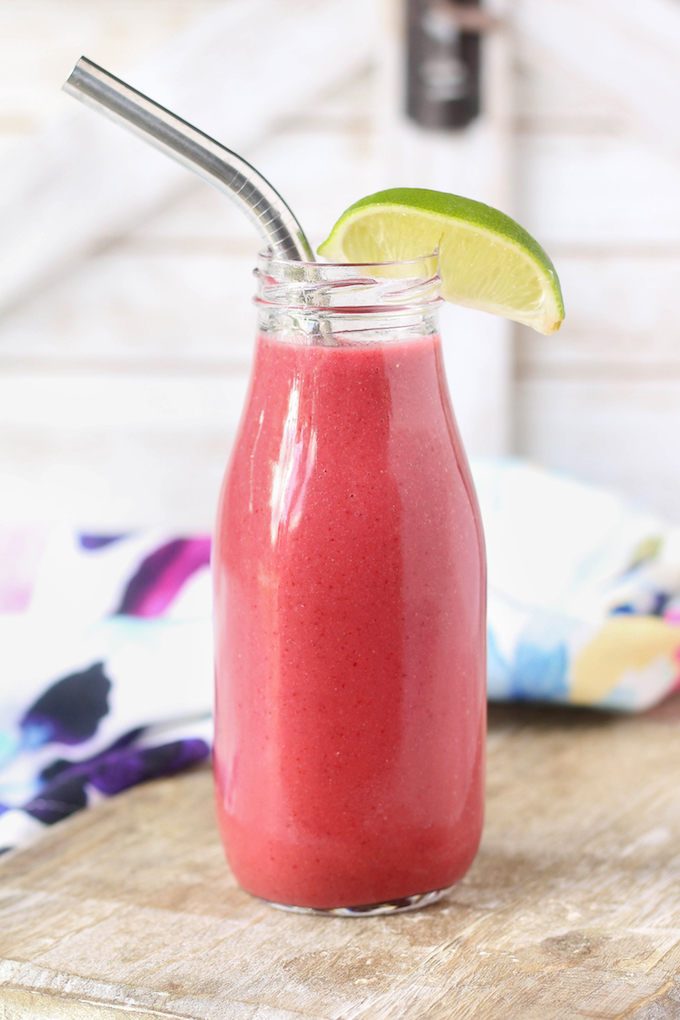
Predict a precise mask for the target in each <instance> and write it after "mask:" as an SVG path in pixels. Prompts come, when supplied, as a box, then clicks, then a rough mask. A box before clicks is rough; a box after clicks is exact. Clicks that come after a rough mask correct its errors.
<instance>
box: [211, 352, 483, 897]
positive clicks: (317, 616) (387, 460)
mask: <svg viewBox="0 0 680 1020" xmlns="http://www.w3.org/2000/svg"><path fill="white" fill-rule="evenodd" d="M214 572H215V600H216V605H215V623H216V685H217V715H216V738H215V775H216V781H217V814H218V821H219V826H220V831H221V834H222V838H223V841H224V845H225V849H226V852H227V857H228V859H229V863H230V865H231V867H232V869H233V871H234V874H235V876H236V878H237V879H238V881H239V882H240V883H241V885H242V886H243V887H244V888H245V889H246V890H248V891H249V892H251V893H254V894H255V895H256V896H260V897H263V898H264V899H267V900H271V901H274V902H276V903H282V904H292V905H296V906H308V907H317V908H329V907H338V906H359V905H364V904H370V903H379V902H383V901H386V900H392V899H397V898H402V897H407V896H411V895H415V894H418V893H425V892H428V891H431V890H435V889H442V888H445V887H447V886H449V885H451V884H452V883H454V882H456V881H457V880H458V879H459V878H460V877H461V876H462V875H463V874H464V873H465V871H466V870H467V868H468V867H469V865H470V863H471V861H472V859H473V857H474V854H475V852H476V850H477V845H478V842H479V838H480V832H481V826H482V782H483V758H484V751H483V748H484V743H483V741H484V726H485V576H484V551H483V539H482V532H481V524H480V519H479V511H478V509H477V503H476V499H475V496H474V491H473V487H472V482H471V479H470V474H469V470H468V466H467V462H466V458H465V454H464V452H463V449H462V446H461V441H460V438H459V435H458V431H457V429H456V425H455V422H454V418H453V413H452V410H451V403H450V400H449V395H448V389H447V385H446V381H445V377H444V369H443V363H442V355H441V343H440V339H439V337H438V336H426V337H421V338H416V339H409V340H404V341H396V342H390V343H386V344H357V345H352V346H337V347H332V346H313V345H309V344H305V343H302V342H301V343H289V342H284V341H281V340H275V339H271V338H267V337H265V336H261V337H260V338H259V340H258V346H257V351H256V355H255V367H254V374H253V378H252V382H251V389H250V394H249V398H248V401H247V405H246V409H245V411H244V416H243V420H242V423H241V429H240V433H239V437H238V440H237V443H236V446H235V450H234V453H233V456H232V461H231V464H230V467H229V469H228V471H227V475H226V478H225V481H224V485H223V489H222V494H221V498H220V506H219V511H218V518H217V530H216V541H215V551H214Z"/></svg>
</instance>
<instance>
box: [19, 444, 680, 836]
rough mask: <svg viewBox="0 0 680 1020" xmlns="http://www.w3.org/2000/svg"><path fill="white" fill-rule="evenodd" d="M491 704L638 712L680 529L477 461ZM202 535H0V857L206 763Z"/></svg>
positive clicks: (660, 684)
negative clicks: (138, 787)
mask: <svg viewBox="0 0 680 1020" xmlns="http://www.w3.org/2000/svg"><path fill="white" fill-rule="evenodd" d="M473 472H474V475H475V482H476V485H477V490H478V493H479V497H480V503H481V506H482V516H483V518H484V526H485V531H486V539H487V547H488V559H489V632H488V635H489V638H488V640H489V671H488V674H489V697H490V698H492V699H497V700H511V699H515V700H517V699H519V700H527V699H533V700H540V701H553V702H558V703H563V704H566V703H571V704H582V705H593V706H597V707H600V708H608V709H619V710H629V711H636V710H641V709H645V708H647V707H649V706H651V705H652V704H654V703H655V702H657V701H659V700H660V699H661V698H663V697H665V696H667V695H668V694H670V693H671V692H672V691H674V690H676V689H678V685H679V683H678V682H679V677H680V528H673V527H670V526H669V525H668V524H665V523H664V522H663V521H660V520H659V519H657V518H655V517H654V516H653V515H651V514H647V513H644V512H642V511H638V510H635V509H633V508H631V507H630V506H629V505H627V504H626V503H625V502H624V501H623V500H621V499H619V498H618V497H617V496H615V495H614V494H612V493H611V492H608V491H605V490H602V489H598V488H596V487H594V486H588V485H583V484H580V483H577V482H574V481H572V480H570V479H567V478H563V477H560V476H558V475H555V474H551V473H548V472H546V471H543V470H540V469H539V468H537V467H534V466H531V465H529V464H526V463H524V462H522V461H514V460H501V461H498V460H495V461H480V462H477V463H475V464H473ZM209 555H210V540H209V538H208V537H207V536H194V537H184V538H182V537H177V536H170V535H166V534H162V533H159V532H152V531H145V532H137V533H130V534H124V535H102V534H82V533H78V532H75V531H74V530H73V529H72V528H70V527H66V526H64V525H50V524H33V525H23V526H12V527H8V526H4V527H3V526H0V850H2V849H9V848H11V847H13V846H16V845H18V844H20V843H23V842H25V841H26V840H28V839H30V838H32V837H33V836H34V835H36V834H37V833H40V832H42V831H43V830H44V828H45V827H46V826H48V825H51V824H53V823H54V822H56V821H59V820H60V819H62V818H65V817H67V816H68V815H70V814H72V813H73V812H75V811H77V810H79V809H80V808H82V807H85V806H86V805H87V804H91V803H93V802H95V801H97V800H98V799H100V798H101V797H106V796H110V795H111V794H114V793H118V792H119V791H121V790H124V789H126V788H127V787H129V786H132V785H134V784H135V783H139V782H142V781H144V780H146V779H150V778H153V777H156V776H163V775H169V774H171V773H173V772H177V771H178V770H180V769H182V768H185V767H187V766H189V765H192V764H195V763H197V762H200V761H203V760H204V759H206V758H207V757H208V755H209V753H210V745H211V739H212V723H211V707H212V676H213V668H212V635H211V624H210V609H211V594H210V578H209V570H208V563H209Z"/></svg>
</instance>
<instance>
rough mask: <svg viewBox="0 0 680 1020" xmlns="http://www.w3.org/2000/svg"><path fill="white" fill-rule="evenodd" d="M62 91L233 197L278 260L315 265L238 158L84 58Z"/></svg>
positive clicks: (300, 235)
mask: <svg viewBox="0 0 680 1020" xmlns="http://www.w3.org/2000/svg"><path fill="white" fill-rule="evenodd" d="M63 89H64V92H68V94H69V95H71V96H75V98H76V99H79V100H80V101H81V102H82V103H84V104H85V105H86V106H90V107H92V109H93V110H97V111H98V112H99V113H103V114H104V115H105V116H107V117H109V118H110V119H111V120H114V121H115V122H116V123H117V124H120V125H122V126H123V127H126V128H129V129H130V130H131V131H134V132H135V134H138V135H140V136H141V137H142V138H144V139H145V141H147V142H149V144H150V145H154V146H155V147H156V148H157V149H160V150H161V152H164V153H166V155H168V156H171V157H172V158H173V159H176V160H177V162H178V163H182V164H183V165H184V166H186V167H188V168H189V169H190V170H193V171H194V173H197V174H198V175H199V177H202V178H203V179H204V180H206V181H208V183H209V184H213V185H214V186H215V187H216V188H219V189H220V191H223V192H224V193H225V194H226V195H229V197H230V198H231V199H233V200H234V201H235V202H236V203H237V204H238V205H240V206H241V208H242V209H243V211H244V212H245V213H246V214H247V215H248V216H249V217H250V219H251V220H253V222H254V223H255V226H256V227H257V229H258V230H259V232H260V234H261V235H262V236H263V237H264V239H265V240H266V242H267V244H268V245H269V247H270V248H271V249H272V252H273V254H274V255H275V256H276V257H277V258H281V259H289V260H293V261H298V262H314V254H313V252H312V249H311V248H310V246H309V242H308V240H307V238H306V237H305V234H304V231H303V229H302V227H301V226H300V224H299V223H298V221H297V220H296V218H295V216H294V215H293V213H292V212H291V210H290V209H289V208H288V206H287V205H286V203H285V202H284V200H283V199H282V198H281V196H280V195H279V193H278V191H276V189H275V188H273V187H272V186H271V184H270V183H269V181H267V180H265V178H264V177H262V175H261V174H259V173H258V172H257V170H255V168H254V167H252V166H251V165H250V163H246V161H245V159H241V157H240V156H237V155H236V153H235V152H232V151H231V150H230V149H227V148H225V147H224V145H220V143H219V142H216V141H215V139H214V138H210V136H209V135H206V134H204V133H203V132H202V131H199V130H198V128H195V127H193V126H192V125H191V124H188V123H187V121H185V120H182V118H181V117H177V116H175V114H174V113H171V112H170V111H169V110H166V109H165V108H164V107H163V106H159V105H158V103H154V102H153V100H152V99H148V98H147V97H146V96H144V95H142V93H141V92H137V90H136V89H133V88H131V87H130V86H129V85H126V84H125V82H124V81H121V80H120V79H119V78H114V76H113V75H112V74H109V73H108V71H105V70H104V69H103V68H102V67H98V66H97V64H93V63H92V61H91V60H88V59H87V57H81V58H80V60H79V61H78V63H77V64H76V66H75V67H74V68H73V72H72V73H71V76H70V77H69V78H68V80H67V81H66V82H65V83H64V85H63Z"/></svg>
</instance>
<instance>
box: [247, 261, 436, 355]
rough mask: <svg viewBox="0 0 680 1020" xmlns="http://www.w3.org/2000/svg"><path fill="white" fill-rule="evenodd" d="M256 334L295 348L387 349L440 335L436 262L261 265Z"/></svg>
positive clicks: (256, 301) (259, 268) (268, 262)
mask: <svg viewBox="0 0 680 1020" xmlns="http://www.w3.org/2000/svg"><path fill="white" fill-rule="evenodd" d="M255 275H256V277H257V296H256V298H255V304H256V305H257V309H258V326H259V330H260V332H261V333H265V334H276V335H277V339H281V340H284V341H285V340H287V341H289V342H291V343H308V344H322V345H326V346H333V345H338V346H342V345H344V344H347V343H372V342H373V343H386V342H389V341H390V340H398V339H406V338H408V337H415V336H423V335H428V334H432V333H436V332H438V329H439V304H440V301H441V299H440V297H439V294H438V291H439V283H440V280H439V277H438V276H437V256H436V255H428V256H426V257H424V258H421V259H413V260H411V261H408V262H382V263H376V264H366V263H362V264H337V263H323V262H290V261H283V260H281V259H275V258H273V257H272V256H271V254H270V253H269V252H264V253H263V254H261V255H260V256H259V258H258V263H257V269H256V271H255Z"/></svg>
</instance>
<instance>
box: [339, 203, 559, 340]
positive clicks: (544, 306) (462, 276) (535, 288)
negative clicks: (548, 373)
mask: <svg viewBox="0 0 680 1020" xmlns="http://www.w3.org/2000/svg"><path fill="white" fill-rule="evenodd" d="M434 251H436V252H438V255H439V275H440V277H441V281H442V284H441V295H442V297H443V298H445V299H446V300H447V301H451V302H453V303H454V304H459V305H465V306H467V307H469V308H477V309H479V310H481V311H485V312H491V313H492V314H494V315H501V316H504V317H505V318H508V319H514V320H515V321H516V322H522V323H525V324H526V325H528V326H532V327H533V328H534V329H536V330H538V332H540V333H552V332H554V331H555V330H556V329H559V327H560V324H561V322H562V319H563V318H564V305H563V302H562V293H561V290H560V284H559V280H558V278H557V273H556V272H555V268H554V266H553V264H552V262H551V261H550V259H549V258H548V255H547V254H546V253H545V251H544V250H543V248H541V246H540V245H539V244H538V242H537V241H535V240H534V238H533V237H531V235H530V234H528V233H527V232H526V230H524V229H523V228H522V227H520V225H519V224H518V223H516V222H515V221H514V220H512V219H511V218H510V217H509V216H506V215H505V213H502V212H500V211H499V210H498V209H493V208H491V206H488V205H484V204H483V203H482V202H476V201H474V200H473V199H469V198H462V197H461V196H459V195H448V194H445V193H443V192H438V191H426V190H423V189H417V188H393V189H390V190H389V191H382V192H378V193H377V194H375V195H369V196H368V197H367V198H363V199H361V200H360V201H359V202H356V203H355V204H354V205H352V206H350V208H349V209H348V210H347V211H346V212H345V213H343V215H342V216H341V217H340V219H339V220H338V222H337V223H336V225H335V226H334V227H333V230H332V231H331V233H330V236H329V237H328V239H327V240H326V241H324V243H323V244H322V245H321V246H320V247H319V254H320V255H323V256H324V257H326V258H329V259H331V260H333V261H337V262H391V261H400V260H403V259H414V258H419V257H421V256H423V255H429V254H431V253H432V252H434Z"/></svg>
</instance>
